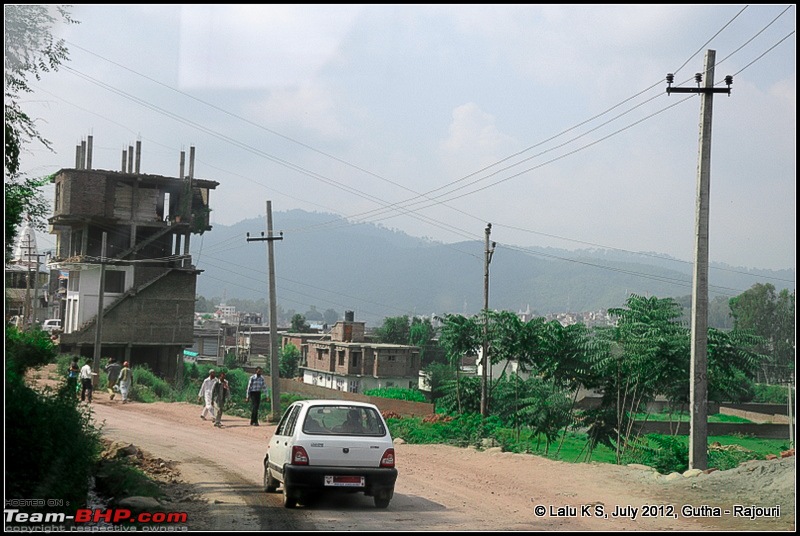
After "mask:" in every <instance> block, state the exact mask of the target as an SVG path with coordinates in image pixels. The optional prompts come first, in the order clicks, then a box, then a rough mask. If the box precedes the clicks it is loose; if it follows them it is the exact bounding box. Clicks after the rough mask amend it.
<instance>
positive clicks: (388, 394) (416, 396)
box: [364, 387, 426, 402]
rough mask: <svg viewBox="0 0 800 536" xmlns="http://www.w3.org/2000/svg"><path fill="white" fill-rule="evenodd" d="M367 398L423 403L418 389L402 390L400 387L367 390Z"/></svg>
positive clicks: (423, 399)
mask: <svg viewBox="0 0 800 536" xmlns="http://www.w3.org/2000/svg"><path fill="white" fill-rule="evenodd" d="M364 394H365V395H367V396H379V397H381V398H391V399H393V400H409V401H412V402H425V401H426V400H425V395H424V394H422V392H421V391H419V390H418V389H404V388H402V387H384V388H382V389H367V390H366V391H364Z"/></svg>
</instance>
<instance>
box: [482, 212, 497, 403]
mask: <svg viewBox="0 0 800 536" xmlns="http://www.w3.org/2000/svg"><path fill="white" fill-rule="evenodd" d="M485 233H486V247H485V249H484V260H483V312H484V317H483V355H482V356H481V417H487V416H488V415H489V380H488V377H489V376H488V371H489V367H490V366H491V364H490V363H491V361H490V360H489V264H490V263H491V262H492V255H493V254H494V247H495V245H496V243H495V242H492V246H491V248H490V247H489V235H490V234H491V233H492V224H491V223H487V224H486V231H485Z"/></svg>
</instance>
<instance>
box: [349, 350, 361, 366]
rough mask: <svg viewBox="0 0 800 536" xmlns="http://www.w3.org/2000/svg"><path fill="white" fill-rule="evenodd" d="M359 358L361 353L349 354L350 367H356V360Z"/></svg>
mask: <svg viewBox="0 0 800 536" xmlns="http://www.w3.org/2000/svg"><path fill="white" fill-rule="evenodd" d="M360 357H361V352H353V353H351V354H350V366H352V367H357V366H358V360H359V358H360Z"/></svg>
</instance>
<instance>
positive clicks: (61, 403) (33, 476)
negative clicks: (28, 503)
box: [5, 343, 101, 513]
mask: <svg viewBox="0 0 800 536" xmlns="http://www.w3.org/2000/svg"><path fill="white" fill-rule="evenodd" d="M22 346H24V345H18V346H17V347H16V349H15V351H18V350H20V349H22ZM37 346H38V345H37V344H36V343H34V344H33V347H32V352H34V353H37V352H39V351H40V350H41V348H40V347H37ZM17 355H19V354H17ZM11 361H12V360H9V359H7V361H6V393H5V395H6V406H5V418H6V422H7V423H14V425H13V426H6V435H5V447H6V450H5V456H6V458H5V459H6V462H7V463H6V469H5V471H6V473H5V477H6V490H5V491H6V495H5V497H6V499H26V500H30V499H43V500H45V499H52V498H59V499H63V500H64V503H63V504H64V505H65V506H63V507H60V508H59V507H55V508H50V511H52V510H53V509H55V510H57V511H63V512H65V513H74V511H75V510H76V509H77V508H79V507H81V506H83V505H84V504H85V503H86V496H87V492H88V488H89V476H90V475H91V474H92V470H93V467H94V463H95V460H97V458H98V456H99V454H100V450H101V445H100V432H99V430H97V429H95V428H94V427H93V425H92V424H91V420H90V419H91V414H90V409H89V408H88V407H81V406H79V405H78V403H77V398H76V396H75V393H74V392H73V393H67V392H66V389H64V388H63V387H62V388H61V389H59V390H58V391H55V390H52V389H47V390H45V391H42V392H37V391H35V390H33V389H31V388H30V387H28V386H27V385H25V383H24V381H23V377H22V375H21V374H19V373H18V371H19V370H22V369H24V368H25V367H24V366H22V365H20V364H18V363H13V362H11ZM26 363H31V361H30V360H29V361H26ZM65 385H66V378H64V380H63V384H62V386H65Z"/></svg>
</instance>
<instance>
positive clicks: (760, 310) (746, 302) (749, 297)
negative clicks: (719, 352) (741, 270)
mask: <svg viewBox="0 0 800 536" xmlns="http://www.w3.org/2000/svg"><path fill="white" fill-rule="evenodd" d="M730 308H731V314H732V315H733V319H734V327H735V329H737V330H742V331H744V330H748V331H751V332H753V333H754V334H755V335H757V336H759V337H760V338H761V342H760V344H759V345H758V346H757V347H756V348H754V351H755V352H756V353H758V354H762V355H765V356H767V358H766V359H764V360H763V361H762V362H761V363H760V370H759V378H758V379H759V380H763V381H764V382H767V383H778V382H783V381H787V380H788V379H789V378H790V377H791V374H792V373H793V372H794V359H795V327H794V326H795V293H794V292H792V293H789V291H788V290H786V289H784V290H782V291H781V292H780V293H776V290H775V287H774V286H773V285H772V284H770V283H766V284H761V283H757V284H755V285H753V286H752V287H751V288H750V289H749V290H747V291H745V292H744V293H742V294H740V295H739V296H736V297H734V298H731V299H730Z"/></svg>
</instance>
